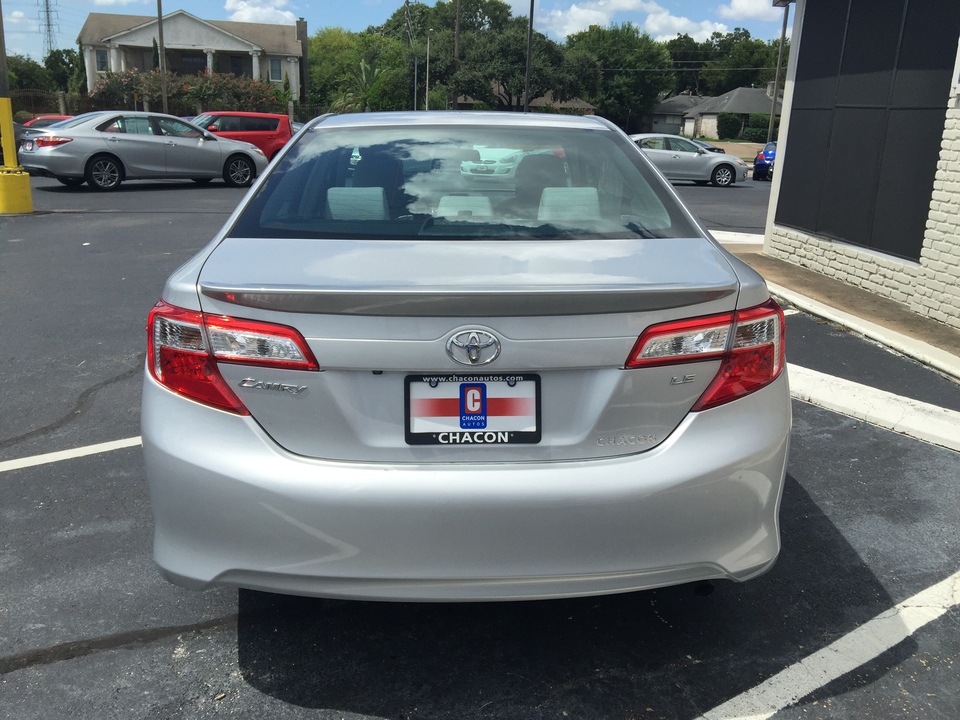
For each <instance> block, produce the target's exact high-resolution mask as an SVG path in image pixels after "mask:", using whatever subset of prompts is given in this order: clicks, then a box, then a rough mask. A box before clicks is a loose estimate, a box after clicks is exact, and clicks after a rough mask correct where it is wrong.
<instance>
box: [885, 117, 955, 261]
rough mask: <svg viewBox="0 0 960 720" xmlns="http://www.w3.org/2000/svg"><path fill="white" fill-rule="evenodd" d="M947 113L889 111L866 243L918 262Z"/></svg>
mask: <svg viewBox="0 0 960 720" xmlns="http://www.w3.org/2000/svg"><path fill="white" fill-rule="evenodd" d="M944 115H945V111H944V110H943V109H930V110H892V111H890V114H889V121H888V123H887V131H886V142H885V145H884V149H883V166H882V167H881V169H880V184H879V187H878V188H877V202H876V213H875V215H874V223H873V231H872V233H871V242H870V247H872V248H874V249H875V250H880V251H882V252H885V253H889V254H891V255H897V256H899V257H902V258H906V259H908V260H918V259H919V258H920V251H921V250H922V249H923V231H924V228H925V227H926V223H927V214H928V212H929V209H930V194H931V192H932V191H933V181H934V178H935V177H936V173H937V159H938V157H939V153H940V143H941V138H942V135H943V123H944Z"/></svg>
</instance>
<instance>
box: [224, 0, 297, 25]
mask: <svg viewBox="0 0 960 720" xmlns="http://www.w3.org/2000/svg"><path fill="white" fill-rule="evenodd" d="M288 4H289V3H288V2H287V0H226V2H225V3H224V5H223V9H224V10H226V11H227V12H228V13H230V14H229V16H228V19H229V20H233V21H234V22H252V23H283V24H289V23H293V22H296V20H297V16H296V15H295V14H293V13H292V12H290V11H289V10H284V9H283V8H285V7H286V6H287V5H288Z"/></svg>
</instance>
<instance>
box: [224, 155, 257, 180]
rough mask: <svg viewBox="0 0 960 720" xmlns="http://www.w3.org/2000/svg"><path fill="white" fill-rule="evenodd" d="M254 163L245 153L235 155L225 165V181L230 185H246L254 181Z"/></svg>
mask: <svg viewBox="0 0 960 720" xmlns="http://www.w3.org/2000/svg"><path fill="white" fill-rule="evenodd" d="M253 173H254V169H253V163H252V162H251V161H250V159H249V158H246V157H244V156H243V155H234V156H233V157H231V158H230V159H228V160H227V164H226V165H224V166H223V181H224V182H225V183H226V184H227V185H229V186H230V187H246V186H247V185H249V184H250V183H252V182H253Z"/></svg>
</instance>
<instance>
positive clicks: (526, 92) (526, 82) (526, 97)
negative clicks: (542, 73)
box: [523, 0, 533, 112]
mask: <svg viewBox="0 0 960 720" xmlns="http://www.w3.org/2000/svg"><path fill="white" fill-rule="evenodd" d="M532 48H533V0H530V21H529V22H528V23H527V71H526V74H525V75H524V79H523V111H524V112H530V64H531V60H532V58H531V49H532Z"/></svg>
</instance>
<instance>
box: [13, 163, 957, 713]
mask: <svg viewBox="0 0 960 720" xmlns="http://www.w3.org/2000/svg"><path fill="white" fill-rule="evenodd" d="M32 185H33V188H34V196H33V197H34V205H35V208H36V210H37V212H36V213H35V214H33V215H31V216H24V217H0V363H2V365H0V367H2V368H3V371H4V373H5V376H6V377H5V380H6V381H5V382H4V383H3V385H2V388H0V407H2V408H3V412H2V413H0V497H2V502H0V538H2V545H0V617H2V619H3V622H2V623H0V708H3V713H0V714H3V715H5V716H7V717H11V718H17V719H18V720H26V719H31V720H32V719H37V720H41V719H42V720H53V719H56V718H71V719H75V718H98V719H99V718H123V719H125V720H126V719H131V718H207V717H221V716H223V717H242V718H251V717H271V718H275V717H276V718H281V717H282V718H323V719H325V720H326V719H328V718H329V719H331V720H332V719H334V718H345V719H346V718H350V719H353V718H378V719H386V720H414V719H419V718H424V719H430V720H448V719H450V720H452V719H454V718H455V719H457V720H460V719H466V718H478V719H479V718H496V719H501V718H502V719H513V718H517V719H520V720H527V719H538V718H582V719H584V720H587V719H590V720H592V719H596V720H610V719H614V718H616V719H621V718H622V719H624V720H626V719H641V718H642V719H648V718H649V719H653V718H658V719H659V718H664V719H667V718H669V719H677V720H693V719H694V718H710V719H712V720H720V719H721V718H728V719H730V720H733V718H746V717H750V718H761V717H773V718H777V719H786V718H791V719H792V718H822V719H824V720H827V719H837V718H858V719H863V718H877V719H886V718H924V719H927V718H932V719H937V718H942V719H944V720H947V719H954V718H957V717H960V700H958V698H960V673H958V672H957V667H958V652H960V612H958V609H957V603H958V602H960V576H958V570H960V567H958V565H960V561H958V558H960V529H958V528H960V523H958V519H960V486H958V483H957V478H958V477H960V453H957V452H956V451H953V450H949V449H946V448H943V447H938V446H936V445H932V444H928V443H925V442H922V441H919V440H916V439H914V438H912V437H910V436H908V435H904V434H900V433H897V432H893V431H890V430H886V429H882V428H878V427H875V426H872V425H870V424H867V423H864V422H862V421H858V420H855V419H852V418H851V417H848V416H847V415H844V414H841V413H837V412H832V411H828V410H824V409H821V408H818V407H815V406H813V405H809V404H807V403H804V402H800V401H794V408H793V409H794V431H793V436H792V441H791V442H792V445H791V454H790V462H789V466H788V480H787V486H786V490H785V494H784V499H783V505H782V511H781V512H782V515H781V517H782V527H781V532H782V537H783V551H782V553H781V557H780V560H779V561H778V563H777V564H776V566H775V567H774V568H773V569H772V570H771V571H770V572H769V573H767V574H766V575H764V576H762V577H761V578H758V579H756V580H754V581H751V582H749V583H745V584H742V585H735V584H731V583H715V584H698V585H694V586H680V587H675V588H666V589H661V590H655V591H649V592H643V593H632V594H626V595H617V596H608V597H600V598H585V599H577V600H563V601H550V602H526V603H490V604H409V603H367V602H343V601H327V600H317V599H307V598H295V597H283V596H276V595H270V594H266V593H258V592H252V591H245V590H243V591H239V592H238V591H228V590H213V591H209V592H205V593H192V592H188V591H186V590H182V589H180V588H177V587H174V586H172V585H169V584H167V583H166V582H165V581H163V580H162V579H161V578H160V577H159V575H158V574H157V572H156V570H155V568H154V566H153V563H152V560H151V555H150V553H151V537H152V530H153V528H152V521H151V516H150V508H149V505H148V501H147V495H146V487H145V484H144V478H143V468H142V459H141V451H140V448H139V444H138V435H139V428H138V425H139V393H140V383H141V379H140V373H141V369H142V363H143V356H144V346H145V336H144V322H145V319H146V316H147V313H148V311H149V309H150V307H151V306H152V304H153V303H154V302H155V301H156V299H157V298H158V297H159V294H160V291H161V289H162V286H163V281H164V279H165V278H166V276H167V275H168V274H169V273H170V272H171V271H172V270H173V269H174V268H175V267H176V266H177V265H179V264H180V263H181V262H183V261H185V260H186V259H187V258H189V257H190V255H192V254H193V252H195V251H196V250H197V249H198V248H199V247H201V246H202V245H203V244H204V243H205V242H206V241H207V240H208V239H209V238H210V237H212V236H213V234H214V233H215V232H216V230H217V229H218V228H219V226H220V225H221V224H222V223H223V222H224V220H225V219H226V218H227V217H228V215H229V213H230V212H231V210H232V208H233V207H234V206H235V204H236V203H237V202H238V201H239V199H240V198H241V197H242V195H243V191H239V190H232V189H230V188H227V187H225V186H223V184H222V183H212V184H210V185H209V186H206V187H203V188H200V187H197V186H195V185H193V183H133V182H132V183H127V184H124V185H123V186H122V187H121V189H120V190H119V191H117V192H116V193H108V194H100V193H94V192H91V191H88V190H86V189H85V188H81V189H79V190H69V189H66V188H62V187H61V186H59V185H58V184H57V183H56V182H54V181H48V180H42V179H34V180H33V181H32ZM677 191H678V193H679V194H681V196H682V197H684V199H685V200H686V201H687V202H688V204H690V205H691V207H693V208H694V210H695V211H696V212H698V214H700V216H701V218H703V220H704V222H705V223H706V224H707V225H708V227H710V228H711V229H734V230H738V231H741V232H760V231H761V230H762V226H763V220H764V217H765V214H764V213H765V207H766V198H767V197H768V194H769V185H768V184H766V183H750V182H748V183H745V184H742V185H739V186H735V187H733V188H729V189H716V188H699V187H695V186H692V185H691V186H684V185H678V186H677ZM787 352H788V361H789V362H790V363H791V365H793V366H796V367H802V368H806V369H809V370H814V371H817V372H820V373H824V374H828V375H830V376H832V377H835V378H839V379H840V380H841V381H843V382H848V383H856V384H857V385H866V386H869V387H874V388H877V389H880V390H883V391H885V392H886V393H889V394H893V395H895V396H897V397H903V398H909V399H912V400H915V401H918V402H923V403H929V404H931V405H935V406H937V407H943V408H947V409H949V410H952V411H960V386H958V385H957V384H956V383H955V382H954V381H952V380H950V379H948V378H945V377H943V376H941V375H939V374H937V373H935V372H933V371H931V370H929V369H928V368H926V367H924V366H922V365H920V364H918V363H916V362H914V361H912V360H909V359H906V358H904V357H902V356H899V355H897V354H894V353H892V352H890V351H888V350H886V349H885V348H883V347H881V346H879V345H877V344H876V343H873V342H870V341H867V340H864V339H862V338H860V337H857V336H855V335H853V334H851V333H849V332H847V331H846V330H845V329H844V328H842V327H838V326H835V325H832V324H830V323H827V322H824V321H822V320H820V319H818V318H816V317H813V316H810V315H807V314H804V313H802V312H791V314H790V315H789V316H788V351H787Z"/></svg>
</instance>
